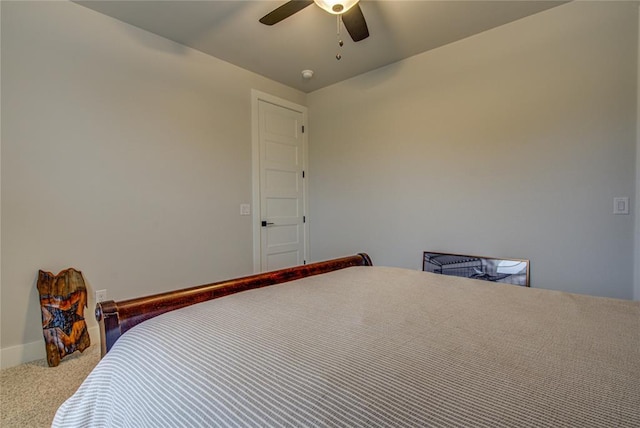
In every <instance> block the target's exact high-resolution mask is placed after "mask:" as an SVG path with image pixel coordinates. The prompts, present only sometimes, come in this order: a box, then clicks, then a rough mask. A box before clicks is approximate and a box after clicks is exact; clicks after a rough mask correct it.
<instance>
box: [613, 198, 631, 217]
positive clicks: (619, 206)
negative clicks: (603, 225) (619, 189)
mask: <svg viewBox="0 0 640 428" xmlns="http://www.w3.org/2000/svg"><path fill="white" fill-rule="evenodd" d="M613 213H614V214H629V198H628V197H626V196H624V197H618V198H613Z"/></svg>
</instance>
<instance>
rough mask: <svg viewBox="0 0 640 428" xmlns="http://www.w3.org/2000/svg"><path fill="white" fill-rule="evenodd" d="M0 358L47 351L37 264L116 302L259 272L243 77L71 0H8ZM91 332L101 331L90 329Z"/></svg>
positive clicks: (261, 82)
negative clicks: (246, 206)
mask: <svg viewBox="0 0 640 428" xmlns="http://www.w3.org/2000/svg"><path fill="white" fill-rule="evenodd" d="M1 7H2V26H1V28H2V82H1V83H2V112H3V115H2V155H1V160H2V166H1V174H2V177H1V184H2V193H1V195H2V205H1V206H2V230H1V234H2V246H1V252H2V266H1V267H2V274H1V281H2V284H1V293H2V298H1V300H2V303H1V315H2V323H1V324H2V332H1V334H2V342H1V346H2V366H9V365H13V364H17V363H19V362H21V361H28V360H29V359H34V358H42V357H44V341H43V339H42V329H41V324H40V309H39V302H38V294H37V291H36V287H35V285H36V278H37V272H38V269H44V270H48V271H53V272H55V273H57V272H58V271H60V270H61V269H64V268H67V267H70V266H73V267H75V268H77V269H80V270H82V271H83V273H84V276H85V279H86V281H87V283H88V286H89V295H90V296H89V308H88V309H87V311H86V315H87V322H88V324H89V325H90V326H91V327H93V326H95V325H96V322H95V320H94V317H93V307H94V305H95V302H94V298H93V293H94V291H95V290H98V289H106V290H107V291H108V297H109V298H112V299H116V300H118V299H125V298H130V297H134V296H139V295H143V294H148V293H155V292H161V291H166V290H169V289H174V288H178V287H182V286H191V285H197V284H202V283H207V282H211V281H214V280H219V279H223V278H229V277H234V276H239V275H245V274H249V273H252V272H253V266H252V235H251V233H252V227H251V216H242V217H241V216H240V215H239V208H240V204H241V203H249V202H251V89H252V88H255V89H258V90H260V91H263V92H266V93H270V94H273V95H275V96H278V97H281V98H285V99H288V100H290V101H292V102H295V103H298V104H306V95H305V94H303V93H301V92H298V91H296V90H294V89H291V88H288V87H285V86H283V85H280V84H278V83H276V82H273V81H271V80H268V79H265V78H263V77H261V76H258V75H256V74H253V73H250V72H247V71H245V70H242V69H240V68H237V67H235V66H232V65H230V64H228V63H226V62H223V61H220V60H217V59H215V58H212V57H210V56H207V55H204V54H202V53H200V52H197V51H194V50H191V49H188V48H186V47H184V46H182V45H178V44H175V43H173V42H170V41H168V40H166V39H163V38H160V37H158V36H155V35H152V34H150V33H147V32H145V31H142V30H139V29H137V28H134V27H131V26H129V25H126V24H124V23H121V22H119V21H116V20H114V19H112V18H109V17H106V16H103V15H101V14H98V13H96V12H94V11H92V10H89V9H87V8H84V7H82V6H80V5H77V4H74V3H70V2H5V1H3V2H2V5H1ZM93 340H94V342H96V343H97V340H98V338H97V337H93Z"/></svg>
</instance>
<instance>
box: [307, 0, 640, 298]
mask: <svg viewBox="0 0 640 428" xmlns="http://www.w3.org/2000/svg"><path fill="white" fill-rule="evenodd" d="M637 28H638V11H637V3H636V4H633V3H626V2H625V3H622V2H574V3H569V4H567V5H563V6H560V7H557V8H554V9H551V10H548V11H545V12H542V13H540V14H537V15H534V16H531V17H528V18H525V19H522V20H519V21H516V22H513V23H511V24H508V25H505V26H502V27H499V28H496V29H493V30H491V31H487V32H485V33H482V34H479V35H477V36H474V37H470V38H468V39H465V40H462V41H460V42H457V43H454V44H451V45H448V46H445V47H443V48H440V49H437V50H434V51H430V52H427V53H424V54H421V55H418V56H415V57H413V58H410V59H408V60H405V61H402V62H400V63H397V64H393V65H390V66H388V67H385V68H381V69H378V70H376V71H373V72H370V73H368V74H365V75H362V76H359V77H356V78H353V79H351V80H348V81H345V82H341V83H338V84H336V85H333V86H331V87H328V88H325V89H322V90H318V91H316V92H313V93H311V94H310V95H309V97H308V106H309V114H310V172H311V173H310V177H311V183H310V194H311V203H310V212H311V223H310V224H311V256H312V258H313V259H316V260H318V259H324V258H328V257H332V256H335V255H339V254H349V253H353V252H356V251H367V252H369V254H370V255H371V257H372V258H373V261H374V263H377V264H381V265H393V266H403V267H409V268H417V269H419V268H420V267H421V256H422V251H423V250H435V251H445V252H460V253H469V254H478V255H487V256H498V257H519V258H528V259H530V260H531V269H532V271H531V272H532V277H531V280H532V285H533V286H535V287H541V288H553V289H559V290H565V291H571V292H578V293H586V294H594V295H602V296H612V297H622V298H631V297H632V296H633V265H634V259H633V245H634V238H633V230H634V216H633V215H629V216H614V215H613V214H612V209H613V198H614V197H615V196H629V197H631V198H633V197H634V196H635V193H634V192H635V186H634V180H635V168H636V160H635V159H636V157H635V150H636V121H637V115H636V97H637V89H636V85H637V55H638V35H637Z"/></svg>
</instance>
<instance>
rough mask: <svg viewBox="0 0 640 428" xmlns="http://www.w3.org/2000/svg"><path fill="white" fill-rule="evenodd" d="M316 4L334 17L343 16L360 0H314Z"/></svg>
mask: <svg viewBox="0 0 640 428" xmlns="http://www.w3.org/2000/svg"><path fill="white" fill-rule="evenodd" d="M313 1H314V3H315V4H317V5H318V6H320V7H321V8H322V9H324V10H326V11H327V12H329V13H331V14H333V15H341V14H343V13H345V12H346V11H348V10H349V9H351V8H352V7H353V6H355V5H356V4H357V3H358V1H359V0H313Z"/></svg>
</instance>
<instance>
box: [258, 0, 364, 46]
mask: <svg viewBox="0 0 640 428" xmlns="http://www.w3.org/2000/svg"><path fill="white" fill-rule="evenodd" d="M358 1H359V0H290V1H288V2H286V3H285V4H283V5H282V6H280V7H278V8H277V9H274V10H272V11H271V12H269V13H268V14H266V15H265V16H263V17H262V18H260V22H261V23H263V24H265V25H273V24H277V23H278V22H280V21H282V20H283V19H286V18H288V17H290V16H291V15H293V14H295V13H297V12H300V11H301V10H302V9H304V8H305V7H307V6H311V5H312V4H313V3H315V4H317V5H318V6H320V7H321V8H322V9H324V10H326V11H327V12H329V13H331V14H333V15H338V17H339V18H340V17H341V18H342V23H343V24H344V27H345V28H346V29H347V31H348V32H349V35H350V36H351V38H352V39H353V41H354V42H359V41H360V40H364V39H366V38H367V37H369V29H368V28H367V21H365V19H364V15H363V14H362V10H361V9H360V5H359V4H358Z"/></svg>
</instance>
